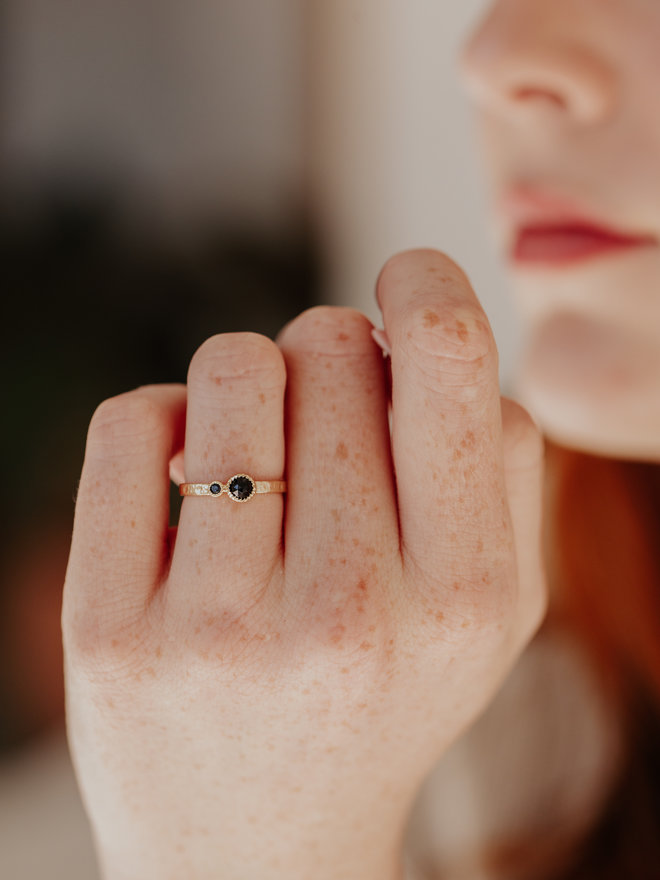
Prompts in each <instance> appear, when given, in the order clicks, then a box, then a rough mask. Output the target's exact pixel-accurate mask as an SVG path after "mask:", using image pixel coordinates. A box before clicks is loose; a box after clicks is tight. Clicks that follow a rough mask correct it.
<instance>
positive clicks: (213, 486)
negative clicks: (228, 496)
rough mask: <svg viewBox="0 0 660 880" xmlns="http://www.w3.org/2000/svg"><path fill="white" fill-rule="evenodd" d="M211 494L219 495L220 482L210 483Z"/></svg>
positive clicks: (220, 489) (220, 490)
mask: <svg viewBox="0 0 660 880" xmlns="http://www.w3.org/2000/svg"><path fill="white" fill-rule="evenodd" d="M209 489H210V490H211V494H212V495H219V494H220V493H221V492H222V486H221V485H220V483H211V485H210V486H209Z"/></svg>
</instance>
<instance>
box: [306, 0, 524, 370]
mask: <svg viewBox="0 0 660 880" xmlns="http://www.w3.org/2000/svg"><path fill="white" fill-rule="evenodd" d="M485 5H486V4H485V3H484V2H483V0H460V2H447V0H332V2H327V0H310V7H311V12H310V19H311V27H310V40H311V51H310V56H311V62H310V66H311V70H312V71H313V76H312V77H311V88H312V91H313V96H314V100H313V101H312V105H311V126H312V132H311V143H312V151H311V157H310V180H311V187H312V191H313V194H314V203H315V204H316V205H317V208H318V211H319V217H320V220H321V228H322V230H323V234H324V241H325V243H326V247H327V251H328V262H329V267H330V274H329V277H328V294H327V295H328V298H329V299H332V300H333V301H335V302H341V303H347V304H357V305H358V306H359V307H360V308H362V309H363V310H365V311H366V312H367V313H368V314H369V315H370V317H372V318H374V319H375V318H376V307H375V303H374V300H373V287H374V281H375V279H376V276H377V274H378V270H379V268H380V266H381V265H382V263H383V261H384V260H385V259H386V258H387V256H388V255H389V254H391V253H393V252H395V251H397V250H400V249H403V248H408V247H418V246H425V247H426V246H431V247H437V248H439V249H441V250H444V251H446V252H447V253H448V254H449V255H450V256H451V257H452V258H453V259H455V260H457V261H458V262H459V263H460V264H461V265H462V267H463V268H464V269H465V270H466V271H467V273H468V275H469V277H470V279H471V281H472V283H473V286H474V287H475V290H476V292H477V294H478V296H479V298H480V300H481V302H482V304H483V306H484V308H485V310H486V312H487V314H488V316H489V318H490V320H491V324H492V326H493V330H494V333H495V337H496V340H497V342H498V348H499V351H500V364H501V377H502V381H503V385H504V386H505V387H506V385H507V384H508V381H509V380H508V377H509V376H510V375H511V371H512V369H513V365H514V363H515V360H516V357H517V354H518V348H519V339H518V334H519V327H518V323H517V320H516V316H515V314H514V312H513V309H512V304H511V303H510V302H509V301H508V298H507V295H506V285H505V282H504V277H503V270H502V267H501V266H500V264H499V262H498V258H497V256H496V253H495V249H494V245H493V244H491V239H490V232H489V221H488V220H487V212H488V205H487V202H486V199H485V193H484V187H483V186H482V183H481V181H480V168H479V162H478V159H477V148H476V145H475V143H474V137H473V132H472V117H471V111H470V109H469V108H468V105H467V102H466V100H465V99H464V97H463V94H462V92H461V89H460V85H459V82H458V78H457V75H456V73H455V69H454V65H455V57H456V53H457V51H458V48H459V46H460V43H461V40H462V39H463V37H464V36H465V34H466V33H467V31H468V29H469V27H470V26H471V25H472V24H473V23H474V22H475V21H476V19H477V14H478V12H479V11H480V10H481V9H483V8H484V7H485Z"/></svg>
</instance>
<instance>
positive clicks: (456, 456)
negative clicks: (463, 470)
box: [452, 449, 463, 461]
mask: <svg viewBox="0 0 660 880" xmlns="http://www.w3.org/2000/svg"><path fill="white" fill-rule="evenodd" d="M452 458H453V460H454V461H460V460H461V459H462V458H463V453H462V452H461V450H460V449H454V455H453V456H452Z"/></svg>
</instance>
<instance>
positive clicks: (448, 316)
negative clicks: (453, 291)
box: [398, 297, 498, 386]
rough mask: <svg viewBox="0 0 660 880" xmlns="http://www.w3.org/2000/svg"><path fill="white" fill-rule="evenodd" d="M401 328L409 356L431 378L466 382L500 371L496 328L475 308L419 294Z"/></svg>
mask: <svg viewBox="0 0 660 880" xmlns="http://www.w3.org/2000/svg"><path fill="white" fill-rule="evenodd" d="M398 329H399V334H400V340H401V345H402V348H403V350H404V351H405V352H406V354H407V356H408V358H409V359H410V360H411V362H412V363H413V364H414V365H415V366H416V367H417V368H418V369H419V370H420V372H422V373H423V374H424V375H426V376H428V377H429V378H431V379H435V380H437V379H442V380H443V382H444V383H445V384H450V385H451V384H456V385H461V386H463V385H475V384H481V383H482V382H483V381H486V380H488V381H491V380H492V378H493V376H494V375H496V374H497V370H498V353H497V347H496V345H495V340H494V338H493V333H492V330H491V328H490V325H489V323H488V320H487V319H486V316H485V315H484V314H483V313H480V312H478V311H477V310H475V309H472V308H467V309H466V308H465V307H458V308H457V307H451V305H450V304H443V303H439V302H438V301H437V297H433V299H430V298H425V297H419V298H416V299H415V301H414V302H413V303H411V305H410V307H409V308H407V309H405V311H404V313H403V315H402V318H401V321H400V325H399V328H398Z"/></svg>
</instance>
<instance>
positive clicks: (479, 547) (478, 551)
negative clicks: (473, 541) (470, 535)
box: [477, 539, 484, 553]
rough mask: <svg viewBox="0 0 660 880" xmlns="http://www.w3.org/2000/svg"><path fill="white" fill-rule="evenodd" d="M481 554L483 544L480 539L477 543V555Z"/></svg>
mask: <svg viewBox="0 0 660 880" xmlns="http://www.w3.org/2000/svg"><path fill="white" fill-rule="evenodd" d="M483 552H484V542H483V541H482V540H481V539H479V540H478V541H477V553H483Z"/></svg>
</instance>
